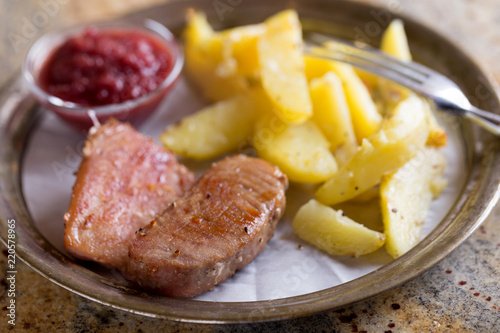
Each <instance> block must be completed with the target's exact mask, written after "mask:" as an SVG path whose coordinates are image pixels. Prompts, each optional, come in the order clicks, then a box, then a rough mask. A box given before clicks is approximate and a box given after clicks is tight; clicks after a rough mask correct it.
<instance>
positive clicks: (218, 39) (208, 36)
mask: <svg viewBox="0 0 500 333" xmlns="http://www.w3.org/2000/svg"><path fill="white" fill-rule="evenodd" d="M264 31H265V27H264V25H263V24H260V25H257V24H256V25H249V26H243V27H237V28H234V29H228V30H224V31H222V32H215V31H214V30H213V29H212V27H211V26H210V24H209V23H208V21H207V19H206V17H205V15H204V14H202V13H198V12H192V13H191V14H190V15H189V16H188V24H187V27H186V30H185V32H184V38H185V46H184V47H185V48H184V50H185V52H184V53H185V59H186V61H185V65H186V73H187V74H188V77H189V79H190V80H191V82H193V83H194V84H195V85H196V86H197V87H198V88H199V89H200V91H201V93H202V95H203V96H204V97H205V98H207V99H208V100H209V101H212V102H216V101H221V100H224V99H227V98H229V97H232V96H234V95H236V94H238V93H240V92H243V91H245V90H248V89H250V88H252V87H254V86H256V85H258V84H259V83H258V75H259V73H258V62H257V61H256V60H255V59H256V53H257V39H258V37H259V36H260V35H261V34H262V33H263V32H264Z"/></svg>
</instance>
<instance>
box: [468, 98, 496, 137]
mask: <svg viewBox="0 0 500 333" xmlns="http://www.w3.org/2000/svg"><path fill="white" fill-rule="evenodd" d="M464 115H465V117H466V118H468V119H470V120H471V121H473V122H474V123H476V124H477V125H479V126H481V127H482V128H484V129H485V130H487V131H490V132H492V133H493V134H496V135H498V136H500V115H498V114H495V113H492V112H487V111H484V110H481V109H479V108H476V107H475V106H472V105H471V107H470V108H469V109H468V110H467V111H466V112H465V114H464Z"/></svg>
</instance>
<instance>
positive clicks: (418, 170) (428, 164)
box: [380, 147, 446, 258]
mask: <svg viewBox="0 0 500 333" xmlns="http://www.w3.org/2000/svg"><path fill="white" fill-rule="evenodd" d="M445 164H446V160H445V158H444V156H443V154H442V153H441V152H439V151H438V150H437V149H435V148H428V147H424V148H422V150H421V151H420V152H419V154H417V155H416V156H415V157H414V158H413V159H411V160H410V161H409V162H407V163H406V164H405V165H404V166H403V167H401V168H400V169H399V170H398V171H397V172H395V173H393V174H390V175H386V176H384V177H383V179H382V183H381V185H380V197H381V207H382V217H383V222H384V233H385V234H386V236H387V241H386V249H387V252H388V253H389V254H390V255H391V256H393V257H394V258H397V257H399V256H401V255H403V254H404V253H406V252H407V251H408V250H410V249H411V248H412V247H413V246H415V244H416V243H418V241H419V240H420V236H421V234H422V227H423V225H424V222H425V219H426V218H427V215H428V213H429V207H430V204H431V201H432V199H433V198H434V197H436V196H438V195H439V194H440V193H441V191H442V190H443V188H444V187H443V185H444V183H443V181H444V180H443V178H442V175H443V172H444V169H445Z"/></svg>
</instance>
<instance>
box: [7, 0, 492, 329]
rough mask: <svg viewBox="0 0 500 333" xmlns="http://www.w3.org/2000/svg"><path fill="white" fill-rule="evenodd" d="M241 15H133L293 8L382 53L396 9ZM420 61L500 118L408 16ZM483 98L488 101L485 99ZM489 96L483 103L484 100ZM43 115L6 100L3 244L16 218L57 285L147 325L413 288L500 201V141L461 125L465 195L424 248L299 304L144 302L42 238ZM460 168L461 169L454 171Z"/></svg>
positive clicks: (32, 256)
mask: <svg viewBox="0 0 500 333" xmlns="http://www.w3.org/2000/svg"><path fill="white" fill-rule="evenodd" d="M236 3H237V5H235V6H233V7H224V8H225V9H224V8H221V7H217V6H215V5H214V4H215V2H206V1H205V2H204V1H180V0H179V1H172V2H171V3H169V4H167V5H164V6H160V7H156V8H152V9H150V10H146V11H143V12H140V13H136V14H134V15H133V16H140V17H148V18H152V19H155V20H157V21H160V22H162V23H164V24H165V25H166V26H167V27H169V28H171V29H172V30H173V31H176V32H179V31H180V30H181V29H182V26H183V24H184V19H183V18H184V15H185V13H186V11H187V10H189V9H190V8H195V9H200V10H203V11H205V12H206V13H207V14H208V16H209V18H211V21H212V23H213V24H214V26H215V27H216V28H224V27H230V26H235V25H241V24H247V23H254V22H259V21H261V20H263V19H264V18H266V17H268V16H269V15H271V14H273V13H275V12H278V11H279V10H282V9H284V8H287V7H292V8H295V9H296V10H297V11H298V12H299V14H300V16H301V18H303V24H304V28H306V29H314V30H318V31H321V32H324V33H331V34H335V35H337V36H340V37H345V38H350V39H362V40H364V41H365V42H370V43H373V44H375V45H376V44H378V41H379V38H380V35H381V32H382V31H383V29H384V27H385V25H387V24H388V23H389V20H390V19H392V18H395V16H394V15H393V14H392V13H390V12H389V11H388V10H387V9H384V8H377V7H373V6H370V5H366V4H361V3H356V2H345V1H322V0H313V1H295V2H290V1H281V0H280V1H265V0H257V1H251V2H250V1H249V2H241V1H240V2H234V4H236ZM403 19H404V21H405V27H406V30H407V33H408V36H409V40H410V43H411V48H412V52H413V54H414V55H415V58H416V60H417V61H420V62H422V63H424V64H426V65H428V66H430V67H433V68H435V69H437V70H439V71H440V72H442V73H444V74H445V75H447V76H449V77H452V78H453V79H454V80H455V81H456V82H457V83H458V84H459V86H460V87H461V88H462V89H463V90H464V91H465V93H466V94H467V95H468V96H470V97H471V100H472V101H473V102H475V104H477V106H479V107H481V108H483V109H486V110H490V111H493V112H496V113H499V112H500V102H499V100H498V97H497V96H496V95H495V94H494V93H493V89H492V85H491V83H490V82H489V81H488V77H487V75H485V74H484V72H483V71H482V70H481V69H480V68H479V67H478V66H477V65H476V64H475V63H474V62H473V61H472V60H471V59H470V58H469V57H468V56H467V55H466V54H464V52H463V51H461V50H460V49H458V48H457V47H455V46H454V45H452V44H451V43H450V42H449V41H447V40H445V39H444V38H442V37H441V36H439V35H438V34H436V33H435V32H433V31H432V30H430V29H429V28H427V27H424V26H422V25H420V24H418V23H416V22H414V21H412V20H411V19H409V18H405V17H403ZM478 89H481V94H478ZM478 96H480V97H481V98H478ZM40 116H43V115H42V114H41V113H40V110H39V108H38V106H37V105H36V103H35V102H34V100H33V99H32V98H31V97H29V92H28V91H27V88H26V87H25V85H24V84H23V82H22V81H21V80H20V79H16V80H14V81H13V82H11V83H10V84H9V85H7V88H6V89H5V90H4V91H3V92H2V94H1V95H0V142H1V144H2V147H1V150H0V163H1V164H0V181H1V182H0V226H1V228H0V229H1V230H0V235H1V238H2V240H3V241H4V242H6V240H7V220H8V219H12V218H14V219H15V220H16V222H17V224H16V235H17V239H16V242H17V254H18V256H19V257H20V258H22V259H23V260H24V261H25V262H26V263H27V264H28V265H29V266H31V267H32V268H33V269H34V270H36V271H37V272H39V273H40V274H42V275H43V276H45V277H46V278H48V279H49V280H50V281H52V282H54V283H56V284H58V285H60V286H62V287H64V288H66V289H68V290H71V291H73V292H75V293H77V294H79V295H81V296H84V297H87V298H89V299H92V300H94V301H97V302H100V303H102V304H106V305H109V306H112V307H114V308H118V309H123V310H126V311H130V312H133V313H138V314H143V315H146V316H151V317H157V318H166V319H171V320H178V321H187V322H199V323H234V322H255V321H266V320H277V319H284V318H293V317H298V316H304V315H308V314H312V313H316V312H320V311H325V310H328V309H333V308H337V307H341V306H345V305H347V304H350V303H353V302H356V301H359V300H362V299H364V298H367V297H370V296H373V295H376V294H378V293H381V292H383V291H386V290H388V289H390V288H393V287H395V286H397V285H399V284H401V283H404V282H406V281H408V280H410V279H412V278H414V277H416V276H418V275H419V274H421V273H423V272H424V271H425V270H427V269H429V268H430V267H432V266H433V265H435V264H436V263H437V262H438V261H440V260H441V259H443V258H444V257H445V256H446V255H447V254H449V253H450V252H451V251H452V250H453V249H455V248H456V247H457V246H458V245H460V244H461V243H462V242H463V241H464V240H465V239H467V238H468V237H469V236H470V235H471V234H472V233H473V232H474V230H475V229H476V228H477V227H478V226H479V225H480V224H481V223H482V222H483V221H484V219H485V218H486V216H487V215H488V213H489V212H490V210H491V208H492V207H493V206H494V204H495V203H496V201H497V199H498V196H499V184H500V153H499V152H500V144H499V140H498V139H497V138H494V137H493V136H491V135H489V134H486V133H483V132H480V131H478V130H477V129H476V128H472V127H470V126H469V125H468V124H460V125H459V128H458V131H460V133H461V136H462V141H463V145H464V147H465V150H466V152H467V170H468V172H467V174H464V175H463V177H464V181H465V186H464V187H463V189H462V191H461V193H460V194H459V197H458V200H457V201H456V202H455V204H454V205H453V207H452V208H451V209H450V211H449V212H448V214H447V215H446V217H445V218H444V219H443V220H442V221H441V222H440V223H439V225H438V226H437V227H436V228H435V229H434V230H433V231H432V232H431V233H430V234H429V235H428V236H427V237H426V238H425V239H424V240H423V241H421V242H420V243H419V244H418V245H417V246H416V247H415V248H414V249H412V250H411V251H410V252H408V253H407V254H405V255H404V256H402V257H401V258H399V259H397V260H394V261H393V262H391V263H390V264H388V265H385V266H383V267H381V268H380V269H378V270H376V271H374V272H372V273H369V274H367V275H364V276H362V277H360V278H358V279H355V280H352V281H350V282H347V283H344V284H341V285H339V286H336V287H332V288H328V289H324V290H320V291H317V292H314V293H309V294H305V295H301V296H296V297H288V298H282V299H275V300H269V301H256V302H206V301H194V300H188V299H173V298H167V297H159V296H153V295H148V294H144V293H142V292H140V291H138V290H134V289H129V288H127V287H124V286H123V285H120V284H116V283H113V282H112V281H110V280H108V279H106V278H104V277H103V276H101V275H99V274H97V273H95V272H94V271H92V270H90V269H89V268H87V267H84V266H82V265H80V264H79V263H78V262H75V261H73V260H72V259H71V258H69V257H68V256H66V254H64V253H61V252H60V251H58V250H57V249H55V248H54V247H53V246H52V245H51V244H50V243H49V242H47V240H46V239H45V238H44V237H43V236H42V235H41V234H40V233H39V231H38V230H37V229H36V227H35V226H34V223H33V219H32V217H31V216H30V212H29V210H28V208H27V206H26V203H25V201H24V197H23V192H22V188H23V187H22V184H21V181H22V180H21V170H20V169H21V166H22V159H23V152H24V147H25V145H26V143H27V142H28V140H29V135H30V133H31V131H32V130H33V128H34V126H36V124H37V119H39V117H40ZM450 167H453V166H450Z"/></svg>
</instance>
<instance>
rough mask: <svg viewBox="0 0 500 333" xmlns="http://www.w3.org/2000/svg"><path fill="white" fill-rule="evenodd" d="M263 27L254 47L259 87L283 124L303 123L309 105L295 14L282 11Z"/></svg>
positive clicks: (308, 110)
mask: <svg viewBox="0 0 500 333" xmlns="http://www.w3.org/2000/svg"><path fill="white" fill-rule="evenodd" d="M265 25H266V28H267V29H266V32H265V33H264V35H262V36H261V37H260V38H259V41H258V43H257V51H258V59H259V63H260V78H261V82H262V86H263V87H264V90H265V91H266V93H267V94H268V96H269V98H270V99H271V101H272V102H273V104H274V106H275V111H276V114H277V115H278V116H279V117H280V118H281V119H282V120H283V121H285V122H287V123H301V122H304V121H305V120H307V119H309V118H310V117H311V116H312V105H311V99H310V97H309V90H308V85H307V80H306V76H305V73H304V59H303V57H302V30H301V26H300V22H299V18H298V16H297V13H296V12H295V11H293V10H285V11H282V12H280V13H278V14H276V15H274V16H271V17H270V18H268V19H267V20H266V21H265Z"/></svg>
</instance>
